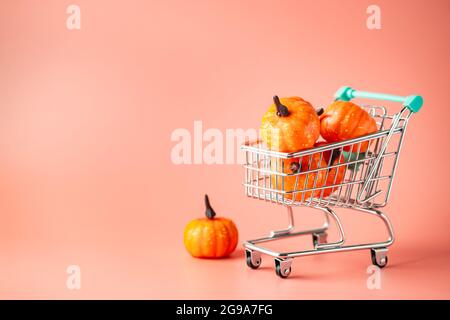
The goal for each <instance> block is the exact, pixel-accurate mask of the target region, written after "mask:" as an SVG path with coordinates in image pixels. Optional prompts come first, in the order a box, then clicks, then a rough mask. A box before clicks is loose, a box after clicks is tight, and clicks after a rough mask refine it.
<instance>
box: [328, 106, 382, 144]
mask: <svg viewBox="0 0 450 320" xmlns="http://www.w3.org/2000/svg"><path fill="white" fill-rule="evenodd" d="M376 131H377V124H376V122H375V120H374V119H373V118H372V117H371V116H370V115H369V114H368V113H367V111H366V110H364V109H363V108H361V107H359V106H358V105H356V104H354V103H352V102H349V101H335V102H333V103H332V104H331V105H330V106H328V108H326V109H325V111H324V112H323V113H322V114H321V115H320V134H321V135H322V137H323V138H324V139H325V140H326V141H328V142H337V141H344V140H348V139H353V138H357V137H360V136H363V135H366V134H370V133H373V132H376ZM359 145H361V147H359ZM368 146H369V143H368V142H363V143H361V144H354V145H351V146H346V147H344V150H345V151H348V152H358V148H359V152H365V151H366V150H367V148H368Z"/></svg>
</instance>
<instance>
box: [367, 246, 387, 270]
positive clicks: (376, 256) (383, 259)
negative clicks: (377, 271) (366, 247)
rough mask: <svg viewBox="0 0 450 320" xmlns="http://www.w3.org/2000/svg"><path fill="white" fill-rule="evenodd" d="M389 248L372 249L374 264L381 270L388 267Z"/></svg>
mask: <svg viewBox="0 0 450 320" xmlns="http://www.w3.org/2000/svg"><path fill="white" fill-rule="evenodd" d="M387 251H388V249H387V248H377V249H370V255H371V257H372V263H373V264H374V265H375V266H378V267H380V268H384V267H386V265H387V263H388V257H387Z"/></svg>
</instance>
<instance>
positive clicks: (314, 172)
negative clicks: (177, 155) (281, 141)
mask: <svg viewBox="0 0 450 320" xmlns="http://www.w3.org/2000/svg"><path fill="white" fill-rule="evenodd" d="M335 98H336V100H343V101H350V100H351V99H353V98H367V99H377V100H387V101H393V102H400V103H402V104H403V108H402V109H401V111H400V112H398V113H396V114H393V115H389V114H388V113H387V112H386V108H384V107H381V106H373V105H370V106H363V108H365V110H366V111H367V112H368V113H369V114H370V115H371V116H372V117H373V118H374V120H375V121H376V123H377V126H378V131H377V132H375V133H372V134H369V135H365V136H361V137H358V138H355V139H351V140H346V141H341V142H336V143H330V144H326V145H322V146H319V147H315V148H312V149H307V150H302V151H299V152H294V153H283V152H277V151H271V150H268V149H267V148H266V147H265V146H264V145H263V143H262V142H261V141H259V140H258V141H253V142H246V143H245V144H244V145H243V146H242V149H243V150H244V152H245V155H246V161H245V164H244V169H245V181H244V186H245V192H246V194H247V196H249V197H251V198H255V199H260V200H263V201H266V202H269V203H274V204H279V205H283V206H285V207H286V208H287V213H288V220H289V225H288V227H287V228H286V229H284V230H278V231H272V232H271V233H270V235H269V236H266V237H263V238H259V239H255V240H249V241H246V242H245V243H244V247H245V252H246V262H247V265H248V266H249V267H250V268H252V269H256V268H258V267H259V266H260V265H261V261H262V260H261V254H266V255H269V256H272V257H274V258H275V270H276V274H277V275H278V276H280V277H281V278H286V277H288V276H289V275H290V273H291V265H292V261H293V258H296V257H301V256H307V255H315V254H321V253H328V252H330V253H331V252H341V251H349V250H362V249H370V251H371V258H372V263H373V264H374V265H376V266H378V267H380V268H382V267H384V266H386V264H387V262H388V257H387V251H388V249H387V247H389V246H390V245H391V244H392V243H393V242H394V232H393V229H392V225H391V222H390V221H389V218H388V217H387V215H386V214H385V213H383V212H382V211H380V208H383V207H384V206H385V205H386V204H387V203H388V200H389V195H390V192H391V187H392V183H393V181H394V175H395V171H396V168H397V163H398V159H399V155H400V150H401V147H402V142H403V137H404V135H405V132H406V127H407V124H408V120H409V119H410V117H411V115H412V114H413V113H415V112H418V111H419V109H420V108H421V106H422V104H423V99H422V97H421V96H417V95H412V96H407V97H400V96H394V95H388V94H381V93H370V92H363V91H356V90H353V89H351V88H349V87H343V88H341V89H340V90H338V91H337V93H336V95H335ZM327 152H328V155H329V154H330V152H332V153H333V154H337V155H339V157H340V158H339V161H335V159H336V157H334V158H335V159H334V161H333V159H332V158H330V157H329V158H330V159H329V160H328V163H327V166H326V167H325V168H324V167H323V166H319V167H317V166H311V163H312V162H313V161H312V158H313V157H317V156H319V157H320V158H321V159H322V158H323V159H325V158H326V157H324V155H325V153H327ZM340 155H342V157H341V156H340ZM293 159H295V160H296V161H298V163H305V161H306V163H308V162H309V165H307V167H306V168H303V166H302V168H301V169H300V170H297V171H295V173H290V172H289V171H288V170H284V169H285V167H287V166H288V165H289V164H292V161H293ZM325 163H326V162H325ZM321 170H322V174H325V175H329V174H330V172H332V170H335V171H334V172H335V173H336V172H337V171H336V170H338V171H340V172H341V173H343V176H341V179H339V181H337V176H338V175H337V174H335V175H334V181H331V182H330V183H329V181H328V180H333V179H327V184H326V185H325V184H323V183H322V184H317V180H318V177H319V172H320V171H321ZM323 170H324V171H323ZM288 179H290V183H287V181H288ZM293 179H294V181H295V183H293V182H292V181H293ZM308 179H309V182H308ZM325 179H326V178H325ZM287 185H289V186H290V187H289V188H287V187H286V186H287ZM292 186H294V187H292ZM329 188H332V192H331V194H330V192H329V191H328V192H326V190H327V189H328V190H329ZM325 194H327V195H326V196H325ZM294 206H304V207H310V208H314V209H318V210H320V211H321V212H322V213H323V214H324V217H325V222H324V224H323V225H322V226H321V227H319V228H317V229H311V230H302V231H297V230H295V227H294V217H293V210H292V208H293V207H294ZM337 208H350V209H354V210H357V211H359V212H363V213H368V214H371V215H373V216H375V217H378V218H380V219H381V220H382V221H383V222H384V225H385V226H386V228H387V232H388V234H389V237H388V239H387V240H386V241H383V242H376V243H364V244H351V245H348V244H346V237H345V234H344V228H343V226H342V223H341V221H340V219H339V216H338V215H337V213H336V209H337ZM330 219H331V221H334V224H335V226H336V227H337V231H338V239H336V240H334V241H330V242H328V241H327V230H328V228H329V226H330ZM303 235H310V236H312V242H313V248H312V249H309V250H303V251H293V252H276V251H274V250H271V249H268V248H266V247H262V246H261V245H260V244H261V243H265V242H269V241H274V240H279V239H282V238H286V237H293V236H303Z"/></svg>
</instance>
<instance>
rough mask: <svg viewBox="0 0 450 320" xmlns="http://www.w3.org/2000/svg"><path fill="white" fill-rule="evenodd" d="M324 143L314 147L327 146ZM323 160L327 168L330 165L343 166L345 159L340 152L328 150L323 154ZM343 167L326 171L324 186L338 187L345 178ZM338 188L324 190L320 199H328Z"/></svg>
mask: <svg viewBox="0 0 450 320" xmlns="http://www.w3.org/2000/svg"><path fill="white" fill-rule="evenodd" d="M327 144H328V143H327V142H325V141H320V142H317V143H316V145H315V146H316V147H320V146H324V145H327ZM322 157H323V159H324V161H325V166H327V167H329V166H332V165H338V164H344V163H345V157H344V155H343V154H342V153H341V152H340V149H334V150H328V151H324V152H323V156H322ZM345 168H346V166H345V165H342V166H338V167H334V168H331V169H328V170H327V171H328V176H326V181H325V184H324V185H325V186H333V185H338V184H340V183H341V182H342V181H343V180H344V176H345ZM338 189H339V187H332V188H324V189H323V194H322V197H328V196H329V195H330V194H332V193H333V192H334V191H336V190H338Z"/></svg>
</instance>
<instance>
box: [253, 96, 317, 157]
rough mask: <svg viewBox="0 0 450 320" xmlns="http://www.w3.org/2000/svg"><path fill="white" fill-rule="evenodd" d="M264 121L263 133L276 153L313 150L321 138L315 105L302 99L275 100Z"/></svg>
mask: <svg viewBox="0 0 450 320" xmlns="http://www.w3.org/2000/svg"><path fill="white" fill-rule="evenodd" d="M273 102H274V103H273V104H272V105H271V106H270V107H269V109H268V110H267V112H266V113H265V114H264V116H263V118H262V123H261V128H260V134H261V139H262V140H263V141H264V142H265V143H266V145H267V147H268V148H269V149H270V150H273V151H280V152H295V151H299V150H302V149H307V148H311V147H312V146H314V142H316V140H317V139H318V138H319V135H320V122H319V117H318V116H317V113H316V111H315V110H314V108H313V107H312V105H311V104H310V103H309V102H307V101H305V100H303V99H302V98H299V97H290V98H281V99H280V98H278V96H274V97H273Z"/></svg>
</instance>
